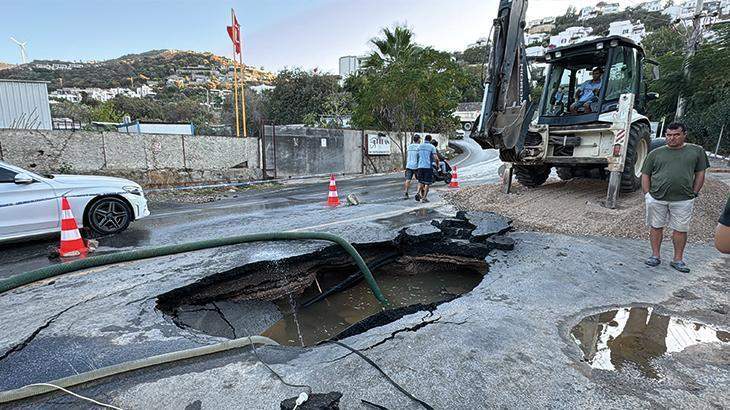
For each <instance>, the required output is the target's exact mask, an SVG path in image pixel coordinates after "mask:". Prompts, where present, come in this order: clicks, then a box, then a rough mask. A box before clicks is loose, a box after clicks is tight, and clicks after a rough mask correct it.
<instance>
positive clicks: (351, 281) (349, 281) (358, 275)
mask: <svg viewBox="0 0 730 410" xmlns="http://www.w3.org/2000/svg"><path fill="white" fill-rule="evenodd" d="M398 255H399V253H390V254H388V255H386V256H384V257H382V258H380V259H377V260H375V261H373V262H372V264H370V265H368V268H369V269H370V271H371V272H372V271H373V270H375V269H377V268H379V267H381V266H383V265H385V264H387V263H389V262H390V261H392V260H393V258H395V257H397V256H398ZM362 278H363V274H362V272H361V271H357V272H355V273H353V274H352V275H350V276H348V277H347V278H345V280H343V281H342V282H340V283H338V284H336V285H335V286H333V287H331V288H329V289H327V290H326V291H324V292H322V293H320V294H319V295H317V296H314V297H312V298H310V299H308V300H306V301H304V303H302V304H301V305H300V307H301V308H306V307H309V306H311V305H313V304H315V303H317V302H319V301H321V300H323V299H325V298H327V297H329V296H330V295H331V294H333V293H337V292H342V291H343V290H345V289H347V288H349V287H351V286H353V285H355V284H356V283H357V282H359V281H360V279H362Z"/></svg>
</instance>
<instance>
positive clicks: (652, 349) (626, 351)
mask: <svg viewBox="0 0 730 410" xmlns="http://www.w3.org/2000/svg"><path fill="white" fill-rule="evenodd" d="M571 336H572V337H573V340H574V341H575V342H576V344H578V346H579V347H580V349H581V350H582V351H583V355H584V360H585V361H586V362H587V363H588V364H589V365H590V366H591V367H592V368H594V369H602V370H620V369H622V368H623V367H624V366H634V367H636V368H637V369H638V370H639V371H640V372H641V373H642V374H644V376H646V377H650V378H653V379H659V378H661V374H659V372H658V371H657V370H656V369H655V367H654V366H653V364H652V361H653V360H654V359H657V358H660V357H662V356H664V355H666V354H671V353H676V352H681V351H682V350H684V349H686V348H688V347H690V346H693V345H697V344H701V343H718V344H721V343H730V333H728V332H726V331H723V330H720V329H717V328H715V327H713V326H710V325H706V324H703V323H697V322H693V321H690V320H687V319H683V318H678V317H672V316H666V315H662V314H658V313H656V312H654V310H653V309H652V308H651V307H629V308H622V309H615V310H609V311H607V312H603V313H599V314H597V315H592V316H588V317H586V318H584V319H583V320H581V321H580V323H578V324H577V325H576V326H575V327H573V330H572V331H571Z"/></svg>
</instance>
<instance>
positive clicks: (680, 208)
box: [641, 122, 709, 273]
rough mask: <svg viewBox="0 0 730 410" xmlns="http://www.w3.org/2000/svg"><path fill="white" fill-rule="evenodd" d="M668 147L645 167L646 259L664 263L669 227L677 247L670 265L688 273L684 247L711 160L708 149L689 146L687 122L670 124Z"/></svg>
mask: <svg viewBox="0 0 730 410" xmlns="http://www.w3.org/2000/svg"><path fill="white" fill-rule="evenodd" d="M666 137H667V145H666V146H663V147H660V148H657V149H655V150H653V151H652V152H650V153H649V155H647V157H646V160H645V161H644V164H643V166H642V167H641V174H642V175H641V186H642V188H643V190H644V196H645V201H646V224H647V225H648V226H649V227H650V229H651V232H650V235H649V238H650V241H651V252H652V254H651V256H650V257H649V259H647V260H646V264H647V265H649V266H657V265H659V264H660V263H661V259H660V256H659V250H660V248H661V244H662V237H663V235H664V227H665V226H669V228H671V229H672V230H674V232H673V233H672V243H673V244H674V258H673V260H672V262H671V263H670V264H669V265H670V266H671V267H673V268H674V269H676V270H678V271H680V272H683V273H687V272H689V268H688V267H687V265H686V264H685V263H684V260H683V258H684V247H685V245H686V244H687V231H689V225H690V220H691V219H692V209H693V207H694V201H695V198H697V196H699V194H700V189H702V185H703V184H704V183H705V170H706V169H707V168H708V167H709V160H708V159H707V154H706V153H705V150H704V149H703V148H702V147H700V146H698V145H694V144H685V142H684V141H685V139H686V137H687V126H686V125H684V124H683V123H677V122H675V123H672V124H669V127H668V128H667V132H666Z"/></svg>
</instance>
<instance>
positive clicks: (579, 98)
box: [570, 67, 603, 114]
mask: <svg viewBox="0 0 730 410" xmlns="http://www.w3.org/2000/svg"><path fill="white" fill-rule="evenodd" d="M591 75H592V76H593V78H592V79H590V80H588V81H586V82H584V83H583V84H581V85H580V86H578V89H577V90H576V91H575V99H576V101H575V102H574V103H573V105H571V106H570V112H571V113H573V114H578V110H579V109H580V108H581V107H583V110H584V113H586V114H588V113H590V112H592V111H593V110H592V109H591V103H592V102H596V101H598V94H599V93H600V92H601V76H603V69H601V68H600V67H593V70H591Z"/></svg>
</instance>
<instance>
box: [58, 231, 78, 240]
mask: <svg viewBox="0 0 730 410" xmlns="http://www.w3.org/2000/svg"><path fill="white" fill-rule="evenodd" d="M79 238H81V235H80V234H79V230H78V229H72V230H70V231H61V240H62V241H73V240H75V239H79Z"/></svg>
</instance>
